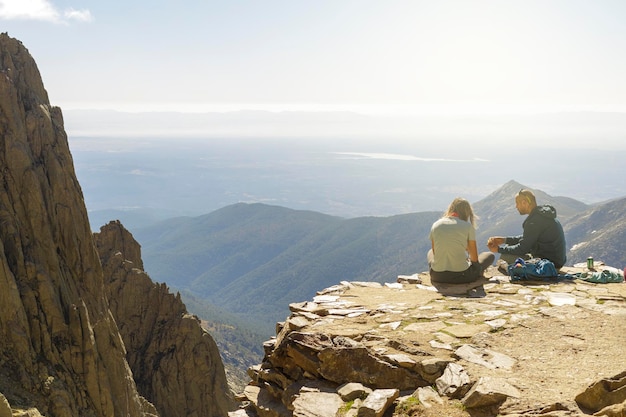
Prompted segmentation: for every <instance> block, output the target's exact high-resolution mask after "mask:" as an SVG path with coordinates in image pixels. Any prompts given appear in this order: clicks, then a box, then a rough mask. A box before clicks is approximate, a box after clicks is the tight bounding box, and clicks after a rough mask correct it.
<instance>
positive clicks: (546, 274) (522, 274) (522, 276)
mask: <svg viewBox="0 0 626 417" xmlns="http://www.w3.org/2000/svg"><path fill="white" fill-rule="evenodd" d="M507 271H508V273H509V276H510V277H511V280H512V281H519V280H535V281H536V280H546V279H552V278H558V277H559V271H557V270H556V267H555V266H554V263H553V262H552V261H550V260H549V259H541V258H533V259H528V260H524V259H522V258H517V259H516V260H515V262H514V263H513V264H511V265H509V266H508V268H507Z"/></svg>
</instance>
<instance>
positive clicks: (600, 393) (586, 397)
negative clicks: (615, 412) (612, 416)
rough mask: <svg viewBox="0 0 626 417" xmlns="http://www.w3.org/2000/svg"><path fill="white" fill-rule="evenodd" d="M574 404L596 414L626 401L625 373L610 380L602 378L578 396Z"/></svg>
mask: <svg viewBox="0 0 626 417" xmlns="http://www.w3.org/2000/svg"><path fill="white" fill-rule="evenodd" d="M575 400H576V403H577V404H578V405H579V406H580V407H581V408H582V409H585V410H588V411H591V412H594V413H595V412H597V411H600V410H601V409H603V408H605V407H608V406H611V405H614V404H621V403H622V402H624V401H626V371H625V372H622V373H620V374H618V375H615V376H613V377H611V378H603V379H601V380H599V381H597V382H595V383H593V384H591V385H590V386H589V387H587V389H585V390H584V391H583V392H581V393H580V394H578V395H577V396H576V398H575Z"/></svg>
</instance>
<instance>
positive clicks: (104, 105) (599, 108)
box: [52, 102, 626, 117]
mask: <svg viewBox="0 0 626 417" xmlns="http://www.w3.org/2000/svg"><path fill="white" fill-rule="evenodd" d="M52 105H53V106H56V107H59V108H61V110H63V111H110V112H119V113H181V114H204V113H221V114H223V113H238V112H255V111H258V112H267V113H300V112H302V113H345V112H347V113H355V114H361V115H366V116H391V117H401V116H443V117H446V116H449V117H456V116H524V115H541V114H558V113H622V114H626V104H625V105H567V104H563V105H537V104H527V105H492V104H479V103H471V104H420V105H407V104H393V103H391V104H384V103H378V104H356V103H108V102H93V103H75V102H69V103H56V104H55V103H52Z"/></svg>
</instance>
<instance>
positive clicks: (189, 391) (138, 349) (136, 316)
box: [95, 222, 233, 417]
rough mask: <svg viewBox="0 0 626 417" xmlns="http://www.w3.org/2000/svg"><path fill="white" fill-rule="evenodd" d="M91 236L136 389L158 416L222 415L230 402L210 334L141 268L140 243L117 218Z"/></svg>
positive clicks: (161, 285) (200, 416) (222, 369)
mask: <svg viewBox="0 0 626 417" xmlns="http://www.w3.org/2000/svg"><path fill="white" fill-rule="evenodd" d="M95 240H96V246H97V248H98V252H99V254H100V258H101V260H102V266H103V269H104V276H105V281H106V283H105V286H106V289H107V291H106V292H107V297H108V299H109V300H110V308H111V311H112V312H113V316H114V317H115V319H116V321H117V323H118V324H119V328H120V333H121V335H122V339H123V340H124V344H125V346H126V349H127V351H128V354H127V358H128V363H129V365H130V367H131V369H132V371H133V375H134V378H135V381H136V383H137V389H138V390H139V392H140V393H141V394H142V395H143V396H144V397H146V399H148V400H149V401H150V402H152V403H153V404H154V405H155V407H156V408H157V410H158V411H159V413H160V414H161V416H198V417H203V416H207V417H208V416H216V417H217V416H225V415H226V414H227V412H228V410H229V409H230V408H231V407H233V402H232V400H231V399H230V396H229V394H228V393H229V388H228V384H227V381H226V374H225V372H224V366H223V364H222V360H221V358H220V355H219V352H218V349H217V345H216V344H215V341H214V340H213V338H212V337H211V336H210V335H209V334H208V333H206V332H205V331H204V330H203V329H202V328H201V326H200V321H199V320H198V318H196V317H195V316H192V315H190V314H188V313H187V310H186V308H185V305H184V304H183V302H182V301H181V299H180V295H178V294H177V295H173V294H171V293H170V292H169V290H168V288H167V286H166V285H165V284H156V283H154V282H152V280H151V279H150V277H149V276H148V275H147V274H146V273H145V272H144V271H143V263H142V260H141V252H140V251H141V249H140V246H139V244H138V243H137V241H135V239H134V238H133V236H132V235H131V234H130V232H128V231H127V230H126V229H124V227H123V226H122V225H121V224H120V223H119V222H110V223H109V224H107V225H106V226H103V227H101V228H100V233H96V234H95Z"/></svg>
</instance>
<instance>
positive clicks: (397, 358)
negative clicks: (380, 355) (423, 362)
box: [385, 353, 417, 369]
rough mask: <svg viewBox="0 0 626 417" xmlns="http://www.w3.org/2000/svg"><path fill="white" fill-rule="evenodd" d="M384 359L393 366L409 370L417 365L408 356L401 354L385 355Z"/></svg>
mask: <svg viewBox="0 0 626 417" xmlns="http://www.w3.org/2000/svg"><path fill="white" fill-rule="evenodd" d="M385 359H387V360H388V361H389V362H391V363H393V364H396V365H398V366H401V367H403V368H409V369H411V368H413V367H414V366H415V365H416V364H417V362H415V361H414V360H413V359H411V358H410V357H409V356H408V355H405V354H403V353H394V354H391V355H385Z"/></svg>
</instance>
